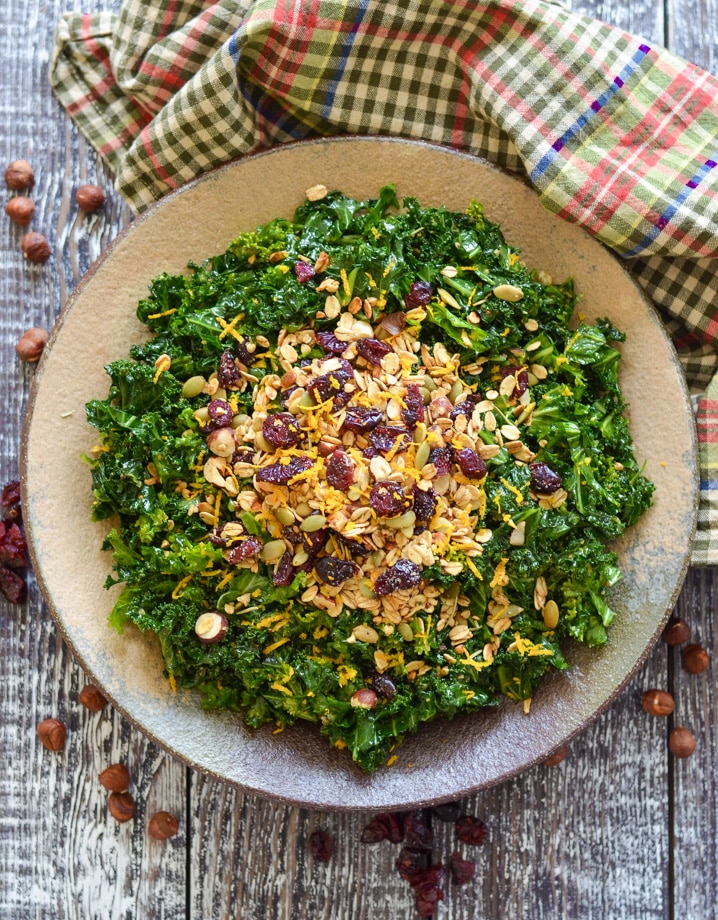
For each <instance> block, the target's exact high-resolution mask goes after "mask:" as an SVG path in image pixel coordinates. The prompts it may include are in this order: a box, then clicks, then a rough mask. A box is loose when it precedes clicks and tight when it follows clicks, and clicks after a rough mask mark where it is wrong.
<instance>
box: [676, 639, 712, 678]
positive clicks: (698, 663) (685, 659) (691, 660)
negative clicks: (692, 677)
mask: <svg viewBox="0 0 718 920" xmlns="http://www.w3.org/2000/svg"><path fill="white" fill-rule="evenodd" d="M708 664H709V658H708V652H707V651H706V650H705V649H704V648H703V646H702V645H699V644H698V643H697V642H692V643H691V644H690V645H687V646H686V647H685V648H684V649H683V651H682V652H681V665H682V667H683V670H684V671H687V672H688V673H689V674H702V673H703V672H704V671H705V669H706V668H707V667H708Z"/></svg>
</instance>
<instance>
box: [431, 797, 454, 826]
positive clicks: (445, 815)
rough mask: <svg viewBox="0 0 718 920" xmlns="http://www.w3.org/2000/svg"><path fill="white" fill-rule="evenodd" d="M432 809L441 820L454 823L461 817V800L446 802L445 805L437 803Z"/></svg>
mask: <svg viewBox="0 0 718 920" xmlns="http://www.w3.org/2000/svg"><path fill="white" fill-rule="evenodd" d="M431 810H432V812H433V814H434V815H435V816H436V817H437V818H438V819H439V821H450V822H451V823H453V822H454V821H456V819H457V818H460V817H461V802H444V803H443V805H435V806H434V807H433V808H432V809H431Z"/></svg>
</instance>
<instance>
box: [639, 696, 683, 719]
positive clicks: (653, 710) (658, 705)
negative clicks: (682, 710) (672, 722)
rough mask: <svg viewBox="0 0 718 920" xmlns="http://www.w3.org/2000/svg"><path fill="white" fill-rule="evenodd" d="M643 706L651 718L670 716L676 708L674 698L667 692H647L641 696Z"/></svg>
mask: <svg viewBox="0 0 718 920" xmlns="http://www.w3.org/2000/svg"><path fill="white" fill-rule="evenodd" d="M641 706H643V708H644V709H645V710H646V712H647V713H648V715H649V716H669V715H670V714H671V713H672V712H673V710H674V709H675V708H676V704H675V702H674V700H673V697H672V696H671V694H670V693H667V692H666V691H665V690H646V692H645V693H644V694H642V696H641Z"/></svg>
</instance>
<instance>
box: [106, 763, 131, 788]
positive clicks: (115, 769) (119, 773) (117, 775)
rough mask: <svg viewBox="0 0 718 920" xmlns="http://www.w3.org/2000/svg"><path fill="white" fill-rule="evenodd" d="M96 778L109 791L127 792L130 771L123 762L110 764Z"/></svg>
mask: <svg viewBox="0 0 718 920" xmlns="http://www.w3.org/2000/svg"><path fill="white" fill-rule="evenodd" d="M98 778H99V780H100V783H101V784H102V785H103V786H104V787H105V789H109V791H110V792H127V790H128V789H129V788H130V782H131V780H130V771H129V770H128V769H127V767H126V766H125V765H124V764H123V763H113V764H110V766H109V767H107V769H105V770H103V771H102V773H100V775H99V777H98Z"/></svg>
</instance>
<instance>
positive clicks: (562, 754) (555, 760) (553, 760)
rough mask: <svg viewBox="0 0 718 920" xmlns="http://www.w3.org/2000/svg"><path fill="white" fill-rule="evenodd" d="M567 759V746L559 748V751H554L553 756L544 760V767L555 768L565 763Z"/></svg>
mask: <svg viewBox="0 0 718 920" xmlns="http://www.w3.org/2000/svg"><path fill="white" fill-rule="evenodd" d="M567 757H568V748H567V747H566V746H564V747H560V748H558V750H556V751H554V752H553V754H549V756H548V757H547V758H546V760H544V766H546V767H555V766H557V765H558V764H560V763H561V762H562V761H564V760H565V759H566V758H567Z"/></svg>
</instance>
